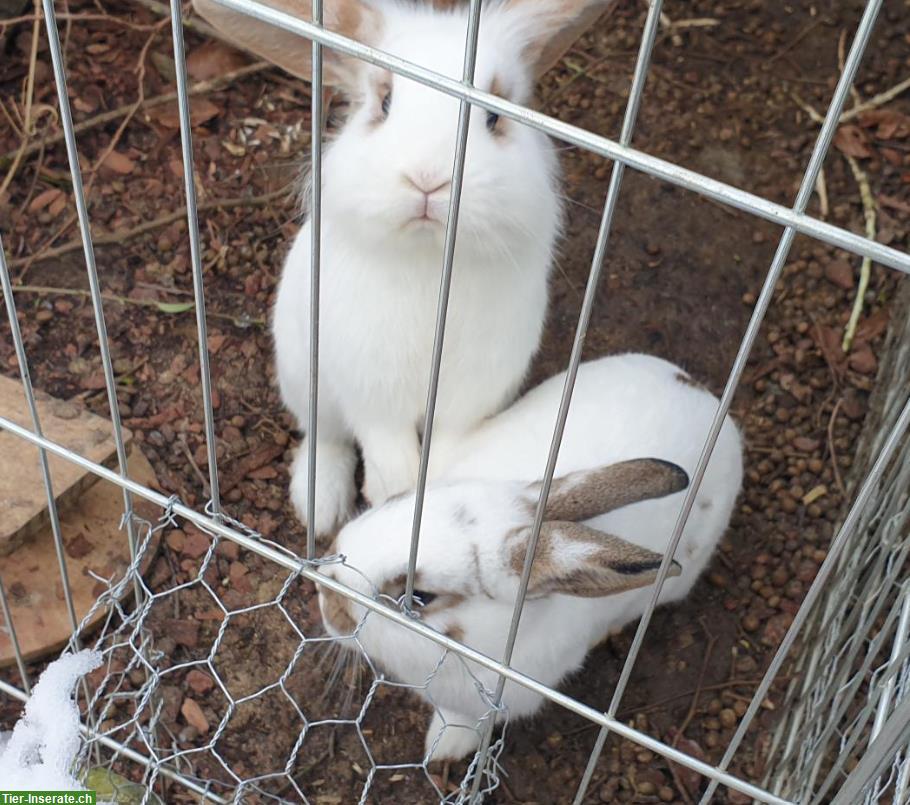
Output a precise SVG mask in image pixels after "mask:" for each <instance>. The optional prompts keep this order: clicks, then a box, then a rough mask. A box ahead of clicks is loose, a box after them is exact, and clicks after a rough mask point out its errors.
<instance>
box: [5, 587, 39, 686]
mask: <svg viewBox="0 0 910 805" xmlns="http://www.w3.org/2000/svg"><path fill="white" fill-rule="evenodd" d="M0 614H2V615H3V622H4V624H5V625H6V631H7V633H8V634H9V641H10V643H11V644H12V646H13V654H14V655H15V657H16V667H17V668H18V669H19V678H20V679H21V680H22V686H23V687H24V688H25V692H26V693H29V694H30V693H31V692H32V683H31V682H30V681H29V678H28V671H27V670H26V668H25V658H24V657H23V656H22V647H21V646H20V645H19V636H18V635H17V634H16V624H14V623H13V613H12V612H11V611H10V608H9V599H8V598H7V597H6V587H5V586H4V585H3V578H2V577H0ZM3 684H6V683H3ZM10 687H12V686H10Z"/></svg>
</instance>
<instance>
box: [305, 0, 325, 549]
mask: <svg viewBox="0 0 910 805" xmlns="http://www.w3.org/2000/svg"><path fill="white" fill-rule="evenodd" d="M313 24H314V25H318V26H319V27H320V28H322V0H313ZM312 46H313V53H312V59H313V68H312V70H313V75H312V79H313V83H312V91H311V93H310V99H311V100H310V405H309V408H308V409H307V430H306V438H307V503H306V517H307V527H306V555H307V559H313V558H315V556H316V436H317V427H318V422H319V420H318V417H317V416H316V414H317V407H318V405H319V266H320V261H321V257H322V44H321V43H319V42H315V41H314V42H313V43H312Z"/></svg>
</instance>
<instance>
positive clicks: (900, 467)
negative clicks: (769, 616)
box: [769, 288, 910, 803]
mask: <svg viewBox="0 0 910 805" xmlns="http://www.w3.org/2000/svg"><path fill="white" fill-rule="evenodd" d="M904 291H905V293H903V295H902V299H903V304H900V303H898V304H897V305H896V306H895V312H896V316H895V321H896V322H897V323H898V324H897V326H896V327H895V328H894V332H893V334H892V337H891V340H890V343H889V344H888V347H887V349H886V353H885V354H886V359H885V361H886V362H885V364H884V365H883V366H882V371H881V375H880V381H881V384H880V386H879V390H878V392H877V397H878V402H877V405H876V406H874V407H873V410H874V411H875V415H873V416H870V418H869V420H870V421H868V422H867V424H866V434H867V438H866V441H867V443H868V447H869V450H870V451H873V452H874V451H875V450H877V449H878V448H879V447H880V446H881V441H882V434H883V433H885V432H886V431H887V429H888V428H889V427H891V426H893V424H894V422H895V421H896V420H897V418H898V416H899V415H900V410H901V405H902V400H901V394H900V391H898V389H900V387H901V383H902V382H903V383H904V384H905V383H906V377H907V374H908V370H910V318H908V317H907V312H908V310H910V305H908V303H910V295H908V294H907V293H906V291H907V289H906V288H905V289H904ZM903 449H904V450H906V436H905V437H904V448H903ZM908 551H910V464H908V463H907V462H906V460H905V461H900V460H896V461H894V462H893V463H892V464H891V466H890V467H889V468H888V470H887V471H886V472H885V474H884V475H883V477H882V480H881V484H880V487H879V489H878V491H877V494H876V499H875V502H874V504H873V505H870V506H869V507H867V509H866V510H865V511H864V512H863V515H862V517H861V519H860V521H859V522H858V524H857V528H856V529H855V530H854V531H853V532H852V533H851V534H850V535H849V539H848V542H847V543H846V545H845V548H844V550H843V552H842V554H841V557H840V559H839V560H838V566H837V572H836V574H835V577H834V579H833V580H832V583H831V584H830V586H829V587H828V588H827V589H826V590H825V592H824V595H823V596H822V600H821V601H820V602H819V606H818V607H817V608H816V609H815V610H814V612H813V613H812V616H811V620H810V622H809V623H808V624H807V628H806V630H805V635H804V637H803V639H802V641H801V642H802V649H801V650H800V651H799V652H798V654H797V656H796V657H795V658H794V663H793V677H794V679H793V682H792V683H791V685H790V689H789V691H788V695H787V698H786V700H785V702H784V704H783V712H784V713H785V717H784V719H783V720H782V721H781V723H780V725H779V726H778V728H777V730H776V733H775V741H774V744H773V746H772V750H771V753H770V758H769V762H770V771H769V779H770V780H771V781H773V785H772V790H774V791H775V792H776V793H778V794H781V795H784V796H787V797H789V798H792V799H794V800H796V801H798V802H822V801H825V799H826V798H829V797H832V796H833V795H834V794H835V793H836V792H838V791H839V792H840V793H839V794H838V796H839V800H838V801H842V802H864V803H872V802H879V801H882V800H883V799H884V798H886V797H887V798H890V800H891V801H892V802H896V803H898V802H905V801H906V799H907V794H908V788H907V786H908V783H910V757H908V749H907V736H906V734H904V735H903V738H902V739H901V741H900V742H899V744H898V745H897V746H894V745H892V746H889V747H885V748H884V749H881V748H880V749H879V750H878V751H876V752H872V751H871V749H870V751H869V754H870V759H869V760H868V761H867V763H866V766H865V767H863V768H862V769H861V766H862V764H863V759H864V757H865V755H866V752H867V748H870V747H871V746H872V745H874V744H875V743H876V742H877V741H882V740H885V739H886V738H887V735H888V731H887V726H888V724H889V723H890V724H891V725H892V727H893V726H895V725H898V724H899V725H900V727H901V730H902V731H903V732H904V733H906V712H905V710H906V707H905V705H906V700H907V695H908V693H910V689H908V687H907V686H908V682H910V676H908V674H910V660H908V656H910V651H908V645H907V640H908V637H910V585H908V581H907V573H906V562H907V555H908ZM892 719H894V720H893V721H892ZM901 722H903V723H901ZM892 740H893V738H892ZM879 746H880V747H881V746H882V744H879ZM873 761H875V762H876V764H877V765H878V768H876V767H873V768H871V769H870V768H869V764H870V763H872V762H873ZM858 769H861V770H860V771H859V772H858V773H856V774H853V773H852V772H856V771H857V770H858ZM864 780H871V781H870V782H868V783H866V784H865V789H864V788H863V781H864Z"/></svg>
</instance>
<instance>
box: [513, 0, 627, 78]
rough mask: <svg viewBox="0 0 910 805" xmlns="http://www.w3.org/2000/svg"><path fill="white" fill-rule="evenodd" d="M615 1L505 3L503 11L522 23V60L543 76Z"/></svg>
mask: <svg viewBox="0 0 910 805" xmlns="http://www.w3.org/2000/svg"><path fill="white" fill-rule="evenodd" d="M614 2H615V0H506V2H505V8H506V9H508V10H509V11H510V12H511V13H513V14H516V15H518V16H519V18H520V19H521V21H522V25H521V27H522V33H523V34H524V36H525V38H526V40H527V44H526V46H525V50H524V54H525V59H526V60H527V62H528V63H529V64H530V65H531V69H532V70H533V71H534V75H538V76H539V75H543V73H545V72H546V71H547V70H549V69H550V68H551V67H552V66H553V65H555V64H556V62H558V61H559V60H560V58H562V55H563V53H565V52H566V51H567V50H568V49H569V48H570V47H571V46H572V45H573V43H574V42H575V40H577V39H578V38H579V37H580V36H581V35H582V34H583V33H584V32H585V31H586V30H587V29H588V28H590V27H591V26H592V25H593V24H594V23H595V22H597V19H598V18H599V17H600V15H601V14H603V13H604V12H605V11H606V10H607V9H608V8H610V6H612V5H613V4H614Z"/></svg>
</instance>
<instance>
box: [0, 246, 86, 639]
mask: <svg viewBox="0 0 910 805" xmlns="http://www.w3.org/2000/svg"><path fill="white" fill-rule="evenodd" d="M0 289H2V290H3V298H4V300H5V302H6V315H7V318H8V319H9V327H10V333H11V334H12V336H13V347H14V349H15V351H16V362H17V363H18V364H19V377H20V378H21V380H22V391H23V392H24V394H25V403H26V406H27V407H28V412H29V416H30V417H31V420H32V429H33V430H34V431H35V433H37V434H38V435H39V436H41V435H43V431H42V429H41V417H40V416H39V415H38V406H37V405H36V403H35V391H34V389H33V387H32V379H31V376H30V374H29V370H28V356H27V355H26V354H25V342H24V341H23V340H22V331H21V330H20V328H19V317H18V316H17V315H16V300H15V298H14V297H13V286H12V282H11V281H10V276H9V267H8V266H7V263H6V252H5V250H4V248H3V238H2V237H0ZM38 464H39V467H40V469H41V480H42V482H43V484H44V493H45V497H46V500H47V514H48V518H49V519H50V523H51V534H52V536H53V538H54V551H55V552H56V554H57V567H58V569H59V571H60V582H61V584H62V586H63V598H64V601H65V602H66V613H67V616H68V617H69V620H70V627H71V628H72V630H73V637H74V638H75V640H76V642H77V645H78V641H79V637H78V635H77V634H76V633H77V632H78V630H79V619H78V618H77V617H76V607H75V605H74V604H73V590H72V587H70V579H69V570H68V569H67V565H66V552H65V550H64V545H63V531H62V530H61V528H60V515H59V513H58V511H57V498H56V496H55V495H54V483H53V479H52V478H51V471H50V467H49V465H48V463H47V452H46V451H45V450H42V449H39V450H38Z"/></svg>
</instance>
